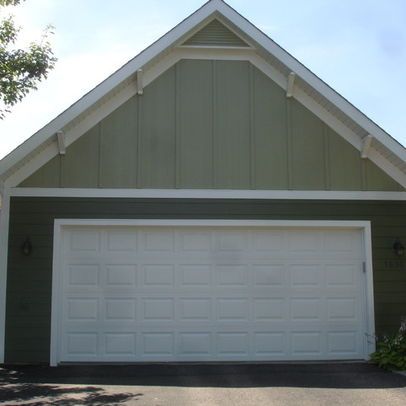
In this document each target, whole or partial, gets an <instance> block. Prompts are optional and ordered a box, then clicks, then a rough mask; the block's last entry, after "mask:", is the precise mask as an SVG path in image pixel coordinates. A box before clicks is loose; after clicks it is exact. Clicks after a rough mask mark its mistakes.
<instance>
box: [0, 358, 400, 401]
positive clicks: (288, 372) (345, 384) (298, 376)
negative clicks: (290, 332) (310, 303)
mask: <svg viewBox="0 0 406 406" xmlns="http://www.w3.org/2000/svg"><path fill="white" fill-rule="evenodd" d="M134 386H135V387H136V386H144V387H145V386H147V387H148V386H159V387H194V388H209V387H210V388H265V387H268V388H272V387H287V388H335V389H390V388H400V389H402V388H406V377H404V376H401V375H397V374H394V373H391V372H386V371H383V370H381V369H379V368H377V367H376V366H374V365H371V364H366V363H359V364H357V363H348V364H333V363H328V364H296V365H295V364H248V363H247V364H244V363H242V364H153V365H151V364H149V365H127V366H121V365H120V366H119V365H114V366H106V365H104V366H102V365H93V366H89V365H86V366H60V367H57V368H50V367H47V366H5V367H3V368H0V404H1V402H8V403H7V404H13V403H10V402H16V403H14V404H25V405H29V406H37V405H38V406H39V405H56V406H69V405H77V404H82V405H95V406H98V405H119V404H123V403H127V402H131V403H132V404H133V403H136V401H137V400H141V399H142V397H143V396H144V394H143V393H140V392H141V391H137V388H134ZM126 388H127V389H128V390H126Z"/></svg>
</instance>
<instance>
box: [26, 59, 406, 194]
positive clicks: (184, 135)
mask: <svg viewBox="0 0 406 406" xmlns="http://www.w3.org/2000/svg"><path fill="white" fill-rule="evenodd" d="M20 186H23V187H75V188H184V189H192V188H204V189H269V190H288V189H289V190H370V191H398V190H403V188H402V187H401V186H400V185H398V184H397V183H396V182H395V181H394V180H392V179H391V178H390V177H389V176H388V175H386V174H385V173H384V172H383V171H382V170H380V169H379V168H378V167H377V166H376V165H375V164H373V163H372V162H371V161H369V160H368V159H361V158H360V152H359V151H358V150H357V149H355V148H354V147H353V146H352V145H350V144H349V143H348V142H347V141H345V140H344V139H343V138H342V137H341V136H339V135H338V134H336V133H335V132H334V131H333V130H332V129H331V128H329V127H328V126H327V125H326V124H324V123H323V122H322V121H321V120H320V119H318V118H317V117H316V116H314V115H313V114H312V113H311V112H310V111H309V110H307V109H306V108H305V107H304V106H303V105H301V104H300V103H299V102H297V101H296V100H295V99H294V98H289V99H288V98H286V93H285V90H284V89H282V88H280V87H279V86H278V85H277V84H275V83H274V82H273V81H272V80H271V79H270V78H268V77H267V76H266V75H264V74H263V73H262V72H260V71H259V70H258V69H257V68H256V67H254V66H253V65H251V64H250V63H249V62H244V61H207V60H182V61H180V62H178V63H177V64H176V65H174V66H173V67H172V68H170V69H168V70H167V71H166V72H164V73H163V74H162V75H161V76H159V77H158V78H157V79H156V80H155V81H153V82H152V83H150V84H149V85H148V86H146V87H145V89H144V94H143V95H142V96H139V95H137V96H134V97H133V98H131V99H130V100H128V101H127V102H126V103H124V104H123V105H122V106H120V107H119V108H118V109H117V110H115V111H114V112H113V113H111V114H110V115H109V116H108V117H106V118H105V119H104V120H102V121H101V122H99V123H98V124H97V125H96V126H95V127H93V128H92V129H90V130H89V131H88V132H87V133H86V134H84V135H83V136H82V137H81V138H79V139H78V140H77V141H75V142H74V143H73V144H72V145H70V146H69V147H68V148H67V151H66V155H64V156H62V155H59V156H56V157H55V158H53V159H52V160H51V161H49V162H48V163H47V164H45V165H44V166H43V167H42V168H40V169H39V170H38V171H36V172H35V173H34V174H32V175H31V176H30V177H29V178H27V179H26V180H25V181H23V182H22V184H21V185H20Z"/></svg>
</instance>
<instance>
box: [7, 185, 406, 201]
mask: <svg viewBox="0 0 406 406" xmlns="http://www.w3.org/2000/svg"><path fill="white" fill-rule="evenodd" d="M9 195H10V196H20V197H88V198H89V197H93V198H134V199H135V198H138V199H143V198H147V199H155V198H156V199H265V200H272V199H279V200H281V199H284V200H290V199H291V200H394V201H406V192H364V191H360V192H358V191H357V192H351V191H325V190H232V189H218V190H215V189H70V188H55V189H53V188H50V189H46V188H11V189H9Z"/></svg>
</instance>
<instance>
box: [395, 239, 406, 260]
mask: <svg viewBox="0 0 406 406" xmlns="http://www.w3.org/2000/svg"><path fill="white" fill-rule="evenodd" d="M393 251H394V252H395V254H396V255H397V256H398V257H403V255H405V247H404V245H403V244H402V243H401V242H400V240H399V237H397V238H396V240H395V242H394V243H393Z"/></svg>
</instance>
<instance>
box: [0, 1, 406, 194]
mask: <svg viewBox="0 0 406 406" xmlns="http://www.w3.org/2000/svg"><path fill="white" fill-rule="evenodd" d="M214 18H217V19H219V20H220V21H222V22H224V23H225V25H230V24H231V25H233V26H234V27H236V29H238V32H239V33H240V34H241V35H242V36H243V37H244V39H245V37H247V41H249V42H250V43H252V44H254V45H255V46H257V48H261V50H264V51H265V52H267V53H269V54H271V55H272V56H273V57H275V58H276V59H277V60H279V61H280V62H281V63H282V64H283V65H284V66H285V67H286V68H287V70H288V71H290V72H295V74H296V75H297V76H298V77H299V78H300V79H301V80H303V81H304V82H306V83H307V84H309V85H310V86H311V87H312V88H313V89H314V90H315V91H317V92H318V93H319V94H320V95H322V96H323V97H325V98H326V99H327V100H329V101H330V102H331V103H333V104H334V105H335V106H336V107H337V108H338V109H340V110H341V111H342V112H343V113H345V114H346V115H347V116H348V117H349V118H351V120H353V121H355V122H356V123H357V124H358V125H359V126H360V127H362V128H363V129H364V130H365V131H366V133H368V134H371V136H373V137H374V138H376V139H377V140H378V141H379V142H380V143H381V144H383V145H384V146H385V147H386V148H387V149H388V150H389V151H390V153H391V154H393V157H394V158H396V159H397V160H399V159H400V160H402V161H403V162H404V161H406V149H405V148H404V147H402V145H400V144H399V143H398V142H396V140H394V139H393V138H392V137H390V136H389V135H388V134H387V133H385V132H384V131H383V130H382V129H381V128H380V127H378V126H377V125H376V124H375V123H373V122H372V121H371V120H370V119H368V118H367V117H366V116H365V115H364V114H362V113H361V112H360V111H359V110H358V109H356V108H355V107H354V106H353V105H351V104H350V103H349V102H348V101H346V100H345V99H344V98H343V97H341V96H340V95H339V94H338V93H337V92H335V91H334V90H332V89H331V88H330V87H329V86H328V85H326V84H325V83H324V82H323V81H322V80H320V79H319V78H318V77H317V76H316V75H314V74H313V73H312V72H310V71H309V70H308V69H307V68H306V67H305V66H303V65H302V64H301V63H300V62H298V61H297V60H296V59H295V58H293V57H292V56H291V55H290V54H289V53H287V52H286V51H285V50H284V49H282V48H281V47H280V46H278V45H277V44H276V43H275V42H273V41H272V40H271V39H270V38H268V37H267V36H266V35H265V34H264V33H262V32H261V31H260V30H259V29H258V28H256V27H255V26H254V25H253V24H251V23H250V22H249V21H248V20H246V19H245V18H244V17H242V16H241V15H240V14H238V13H237V12H236V11H235V10H234V9H232V8H231V7H230V6H228V5H227V4H226V3H225V2H223V1H221V0H210V1H209V2H207V3H206V4H205V5H203V6H202V7H201V8H200V9H199V10H197V11H196V12H195V13H193V14H192V15H190V16H189V17H188V18H186V19H185V20H184V21H182V22H181V23H180V24H179V25H177V26H176V27H175V28H174V29H172V30H171V31H169V32H168V33H167V34H166V35H164V36H163V37H162V38H161V39H159V40H158V41H156V42H155V43H153V44H152V45H151V46H150V47H148V48H147V49H146V50H145V51H143V52H142V53H141V54H139V55H138V56H136V57H135V58H134V59H132V60H131V61H130V62H128V63H127V64H126V65H124V66H123V67H122V68H120V69H119V70H118V71H117V72H115V73H114V74H113V75H111V76H110V77H109V78H108V79H106V80H105V81H104V82H102V83H101V84H100V85H99V86H97V87H96V88H95V89H93V90H92V91H91V92H89V93H88V94H87V95H85V96H84V97H83V98H82V99H80V100H79V101H78V102H77V103H75V104H74V105H72V106H71V107H70V108H69V109H67V110H66V111H65V112H63V113H62V114H61V115H59V116H58V117H57V118H56V119H55V120H53V121H51V122H50V123H49V124H48V125H47V126H45V127H44V128H43V129H41V130H40V131H39V132H38V133H36V134H34V136H32V137H31V138H30V139H28V140H27V141H26V142H25V143H23V144H22V145H21V146H20V147H18V148H17V149H16V150H15V151H13V152H12V153H11V154H10V155H8V156H7V157H5V158H4V159H3V160H1V161H0V177H2V176H6V177H9V175H10V173H8V171H9V170H11V169H12V168H14V169H15V168H17V167H19V166H20V164H21V161H24V160H25V159H26V157H27V156H28V155H29V154H30V153H32V152H33V151H34V150H36V149H37V148H38V147H40V146H41V145H42V144H43V143H46V142H48V141H49V139H50V138H51V137H53V136H54V135H55V133H56V132H57V131H60V130H62V129H65V127H67V126H69V124H70V123H71V122H73V121H74V120H75V119H77V118H78V117H79V116H80V115H81V114H82V113H84V112H88V111H89V110H91V107H92V106H94V105H95V104H96V103H97V102H99V101H101V100H102V99H104V98H105V97H106V96H108V95H109V96H111V97H112V99H114V103H109V105H110V104H112V105H116V107H117V104H118V105H120V104H121V103H123V102H124V101H125V100H126V98H127V99H128V98H129V97H131V94H134V93H135V91H136V86H135V80H132V81H131V82H130V83H131V84H132V86H130V90H129V91H128V90H127V91H125V89H128V87H129V86H126V87H125V89H124V90H123V89H121V91H119V92H118V93H119V95H115V94H114V90H115V89H117V88H118V87H120V86H121V85H122V84H123V83H125V82H126V81H127V80H129V79H130V78H132V77H133V76H134V75H135V73H136V72H137V70H139V69H144V67H148V65H153V64H152V63H151V62H154V63H155V62H156V66H159V65H160V64H161V61H160V60H158V59H159V57H160V56H162V55H164V54H165V52H166V51H167V50H168V49H171V48H173V47H174V46H176V45H179V42H180V41H183V40H184V39H185V38H186V37H187V35H188V34H190V33H191V32H193V30H196V29H197V28H200V27H201V26H202V25H204V24H206V23H208V22H210V21H211V20H212V19H214ZM227 23H229V24H227ZM183 51H184V52H192V51H195V52H200V51H203V52H204V51H205V49H204V48H203V49H183ZM206 51H207V49H206ZM211 51H216V50H215V49H212V50H211ZM217 51H222V52H228V51H229V50H227V49H223V50H219V49H217ZM234 51H235V52H241V53H243V50H234ZM247 51H248V50H246V51H244V52H247ZM251 52H252V54H253V55H255V54H254V50H251ZM255 56H256V58H257V59H260V58H259V57H258V55H255ZM164 59H165V58H164ZM267 65H268V67H270V66H271V65H269V64H267ZM151 69H153V66H152V68H151ZM274 70H275V71H276V69H274ZM147 71H148V69H146V75H147ZM279 74H280V75H281V76H283V75H282V74H281V73H279ZM145 79H147V78H145ZM286 80H287V79H286V78H284V80H283V82H284V84H283V86H282V87H284V88H285V87H286ZM279 84H280V83H279ZM144 85H145V83H144ZM280 85H281V84H280ZM302 93H304V92H302ZM120 95H121V96H120ZM294 97H296V98H297V99H298V100H299V101H301V102H302V103H304V99H306V97H305V95H304V94H300V92H298V91H296V89H295V95H294ZM307 99H309V100H308V102H309V105H310V104H311V103H310V101H311V100H313V99H312V98H311V97H310V96H307ZM313 102H314V100H313ZM305 105H306V104H305ZM100 110H101V112H99V111H98V110H97V111H96V112H92V117H93V118H98V119H99V120H100V119H101V118H102V117H104V116H105V115H106V114H108V111H109V108H106V106H102V107H100ZM310 110H311V111H312V112H313V113H315V112H316V114H317V111H319V110H320V111H321V113H320V114H324V116H326V114H325V109H321V108H320V106H319V107H318V108H314V109H313V110H315V111H313V110H312V109H310ZM329 116H331V117H330V118H329V120H330V121H329V122H327V121H326V123H327V124H328V125H330V126H332V128H333V129H334V130H337V127H343V128H344V127H346V126H343V125H342V123H341V122H340V120H337V119H334V116H333V115H332V114H329ZM319 117H320V115H319ZM84 121H85V123H88V122H90V121H89V120H84ZM334 123H335V126H334ZM340 123H341V125H340ZM86 125H87V124H86ZM86 125H84V126H82V127H81V126H80V125H79V126H78V128H76V132H77V133H78V134H79V135H77V136H80V135H82V134H83V131H84V129H85V128H86ZM79 129H80V131H79ZM337 132H339V134H340V135H342V136H343V137H344V138H345V139H347V141H348V140H349V139H353V141H352V142H351V141H350V142H351V143H352V144H353V145H355V146H356V147H357V148H358V149H359V150H361V139H360V137H359V136H357V137H358V138H356V137H353V136H348V135H346V134H347V132H348V131H346V130H344V131H337ZM74 138H75V137H72V139H74ZM67 144H69V140H67ZM46 150H47V153H40V154H39V156H38V157H35V159H32V160H31V162H30V163H29V164H28V165H25V166H23V168H21V172H20V170H17V172H20V176H16V177H15V179H14V180H13V181H12V182H10V180H8V179H7V185H8V186H16V185H17V184H19V182H17V180H20V182H21V180H23V179H24V178H26V177H27V176H29V175H30V174H31V173H33V171H34V170H35V169H33V168H36V169H38V167H37V166H35V165H33V162H34V161H36V162H38V164H39V165H40V166H41V165H43V164H44V163H46V162H47V161H48V160H49V159H51V158H52V157H53V156H54V155H55V154H56V153H57V148H56V146H55V145H50V146H48V147H46ZM370 159H371V160H372V161H373V162H374V163H376V164H377V165H378V166H380V167H381V168H382V169H383V170H384V171H385V172H386V173H388V174H389V175H390V176H392V177H393V178H394V179H395V180H396V181H397V182H399V183H400V184H401V185H402V186H404V187H406V173H404V171H402V170H401V169H400V168H399V167H397V166H396V165H395V164H393V163H391V161H390V159H388V158H386V157H384V156H383V155H381V154H379V153H378V152H377V151H374V153H373V154H372V153H371V157H370ZM14 169H13V170H14ZM6 173H7V175H5V174H6Z"/></svg>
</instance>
